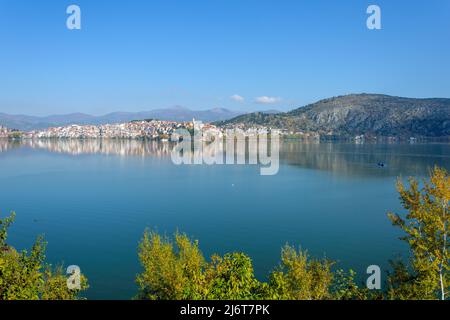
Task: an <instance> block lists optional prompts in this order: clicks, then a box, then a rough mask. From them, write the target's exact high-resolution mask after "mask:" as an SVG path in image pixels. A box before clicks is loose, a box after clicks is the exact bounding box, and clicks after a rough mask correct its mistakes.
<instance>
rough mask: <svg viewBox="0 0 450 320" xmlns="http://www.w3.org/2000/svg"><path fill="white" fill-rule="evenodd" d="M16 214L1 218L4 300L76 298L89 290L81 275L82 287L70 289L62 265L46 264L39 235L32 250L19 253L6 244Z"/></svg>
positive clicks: (0, 275)
mask: <svg viewBox="0 0 450 320" xmlns="http://www.w3.org/2000/svg"><path fill="white" fill-rule="evenodd" d="M13 221H14V214H12V215H11V217H9V218H6V219H3V220H2V219H0V300H74V299H78V298H79V294H80V291H82V290H85V289H87V281H86V278H85V277H84V276H82V277H81V284H82V286H81V289H82V290H69V289H68V286H67V276H66V275H65V274H64V273H63V269H62V267H58V268H56V269H55V270H52V268H51V266H50V265H48V264H46V263H45V242H44V240H43V238H42V237H38V239H37V240H36V243H35V244H34V245H33V247H32V248H31V250H30V252H27V251H22V252H18V251H17V250H15V249H14V248H13V247H11V246H9V245H8V244H7V243H6V240H7V235H8V234H7V231H8V227H9V226H10V225H11V224H12V223H13Z"/></svg>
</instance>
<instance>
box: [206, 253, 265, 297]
mask: <svg viewBox="0 0 450 320" xmlns="http://www.w3.org/2000/svg"><path fill="white" fill-rule="evenodd" d="M211 260H212V261H211V263H210V264H209V265H208V268H207V270H206V272H205V274H206V281H207V285H208V294H207V297H206V298H207V299H210V300H245V299H258V298H262V297H263V296H261V295H262V292H259V291H260V286H261V283H260V282H259V281H258V280H256V278H255V276H254V273H253V265H252V260H251V259H250V258H249V257H248V256H247V255H245V254H243V253H231V254H230V253H229V254H225V256H224V257H220V256H218V255H214V256H213V257H212V258H211Z"/></svg>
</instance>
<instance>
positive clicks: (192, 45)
mask: <svg viewBox="0 0 450 320" xmlns="http://www.w3.org/2000/svg"><path fill="white" fill-rule="evenodd" d="M71 4H77V5H79V6H80V8H81V12H82V29H81V30H72V31H71V30H68V29H67V28H66V19H67V17H68V15H67V14H66V8H67V7H68V6H69V5H71ZM370 4H377V5H379V6H380V7H381V10H382V30H368V29H367V28H366V19H367V17H368V15H367V14H366V9H367V7H368V5H370ZM449 75H450V1H448V0H430V1H404V0H403V1H402V0H397V1H378V0H373V1H359V0H353V1H351V0H349V1H321V0H314V1H313V0H310V1H302V0H292V1H288V0H273V1H264V0H259V1H254V0H192V1H186V0H179V1H174V0H152V1H141V0H127V1H119V0H115V1H105V0H95V1H92V0H71V1H66V0H58V1H55V0H27V1H26V0H0V112H7V113H14V114H18V113H20V114H31V115H47V114H61V113H69V112H86V113H91V114H104V113H107V112H111V111H119V110H120V111H140V110H150V109H155V108H165V107H170V106H174V105H181V106H185V107H189V108H193V109H208V108H215V107H224V108H229V109H235V110H246V111H251V110H263V109H281V110H288V109H293V108H295V107H299V106H302V105H304V104H307V103H310V102H314V101H316V100H318V99H321V98H326V97H330V96H336V95H341V94H347V93H359V92H373V93H385V94H391V95H400V96H409V97H450V79H449ZM234 95H238V96H240V97H242V98H243V99H244V100H243V101H235V100H239V99H234V100H233V99H232V98H231V97H232V96H234ZM258 98H259V99H258Z"/></svg>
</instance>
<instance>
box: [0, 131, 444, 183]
mask: <svg viewBox="0 0 450 320" xmlns="http://www.w3.org/2000/svg"><path fill="white" fill-rule="evenodd" d="M174 146H175V144H174V143H169V142H159V141H142V140H105V139H104V140H102V139H87V140H78V139H65V140H64V139H61V140H52V139H48V140H21V141H20V140H7V139H0V153H2V154H5V153H8V152H11V151H13V150H20V149H27V150H36V151H38V150H44V151H47V152H51V153H60V154H67V155H72V156H77V155H85V154H100V155H112V156H121V157H131V156H141V157H161V158H168V160H169V161H170V156H171V152H172V150H173V148H174ZM194 152H197V151H194ZM203 152H204V153H207V152H209V153H214V150H208V146H205V150H204V151H203ZM0 161H1V159H0ZM280 164H281V165H283V164H284V165H289V166H294V167H299V168H303V169H313V170H323V171H331V172H333V173H335V174H338V175H345V176H360V177H367V176H398V175H404V176H406V175H427V173H428V171H429V169H430V168H431V167H433V166H435V165H439V166H442V167H444V168H446V169H448V170H450V144H446V143H440V144H439V143H425V144H401V143H392V144H387V143H384V144H375V143H372V144H369V143H365V144H355V143H323V142H322V143H321V142H319V141H317V140H313V141H293V140H287V141H281V143H280ZM380 164H383V165H382V166H380Z"/></svg>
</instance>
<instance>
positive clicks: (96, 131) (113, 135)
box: [0, 119, 270, 141]
mask: <svg viewBox="0 0 450 320" xmlns="http://www.w3.org/2000/svg"><path fill="white" fill-rule="evenodd" d="M177 129H186V130H189V131H191V132H192V131H194V130H197V131H200V130H203V131H206V130H208V134H212V135H214V136H219V137H222V136H223V135H226V132H227V130H230V129H233V130H236V131H237V132H239V133H240V134H243V135H244V136H254V135H257V134H261V133H267V132H268V131H270V130H269V129H268V128H266V127H262V126H255V127H251V128H241V127H240V126H235V127H234V128H230V127H226V128H220V127H217V126H215V125H213V124H209V123H202V122H201V121H196V120H195V119H193V120H192V121H191V122H176V121H161V120H148V121H131V122H126V123H117V124H104V125H77V124H72V125H68V126H61V127H51V128H47V129H42V130H32V131H26V132H19V131H13V130H10V129H7V128H5V127H0V138H1V137H3V138H12V137H14V138H21V139H24V140H38V139H146V140H163V141H164V140H169V139H170V138H171V136H172V135H174V134H175V130H177ZM12 133H15V134H14V135H13V134H12Z"/></svg>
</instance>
